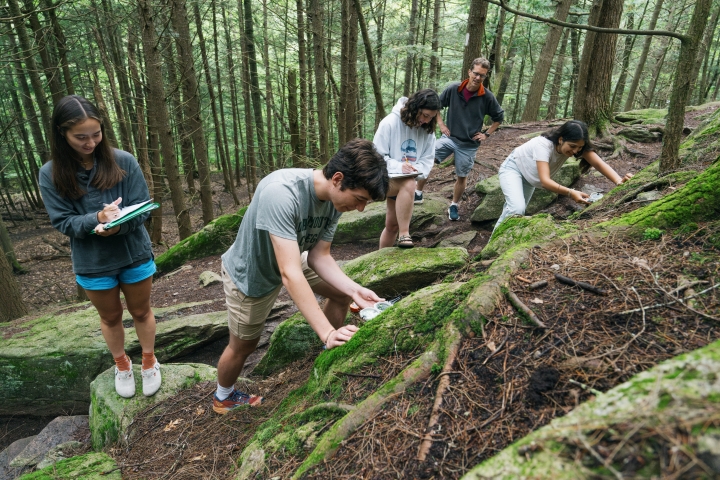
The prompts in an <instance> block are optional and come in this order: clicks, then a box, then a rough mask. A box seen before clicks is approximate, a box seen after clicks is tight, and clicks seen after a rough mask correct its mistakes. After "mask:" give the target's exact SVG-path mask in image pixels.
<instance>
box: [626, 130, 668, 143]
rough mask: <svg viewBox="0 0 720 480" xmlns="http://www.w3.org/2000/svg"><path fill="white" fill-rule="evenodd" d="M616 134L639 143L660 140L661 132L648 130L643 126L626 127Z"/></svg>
mask: <svg viewBox="0 0 720 480" xmlns="http://www.w3.org/2000/svg"><path fill="white" fill-rule="evenodd" d="M617 135H619V136H621V137H625V138H627V139H629V140H633V141H635V142H640V143H653V142H661V141H662V133H660V132H658V131H650V130H649V129H647V128H645V127H628V128H623V129H622V130H620V131H618V132H617Z"/></svg>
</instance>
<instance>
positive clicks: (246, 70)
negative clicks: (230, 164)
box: [238, 0, 258, 201]
mask: <svg viewBox="0 0 720 480" xmlns="http://www.w3.org/2000/svg"><path fill="white" fill-rule="evenodd" d="M238 12H239V13H240V17H241V19H240V23H241V24H243V23H244V19H243V18H242V17H243V16H244V10H243V6H242V3H241V0H238ZM241 32H242V41H241V42H240V45H241V49H242V69H241V71H242V96H243V103H244V107H245V108H244V111H245V140H246V148H245V149H246V151H247V155H246V157H245V158H246V160H245V170H246V172H245V177H246V178H247V189H248V197H250V200H251V201H252V198H253V195H255V189H256V188H257V184H258V175H257V159H256V157H255V128H254V124H253V120H252V104H251V101H250V65H249V63H250V62H249V61H248V41H247V40H246V38H245V33H246V32H245V29H244V28H243V29H241Z"/></svg>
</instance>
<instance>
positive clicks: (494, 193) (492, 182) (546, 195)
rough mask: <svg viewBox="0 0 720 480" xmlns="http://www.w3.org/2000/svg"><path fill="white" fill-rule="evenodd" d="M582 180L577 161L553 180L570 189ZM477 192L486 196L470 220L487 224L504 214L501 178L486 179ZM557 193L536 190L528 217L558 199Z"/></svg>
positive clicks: (571, 162) (567, 166) (570, 161)
mask: <svg viewBox="0 0 720 480" xmlns="http://www.w3.org/2000/svg"><path fill="white" fill-rule="evenodd" d="M578 178H580V162H579V161H577V160H574V159H572V160H568V161H566V162H565V164H564V165H563V166H562V167H561V168H560V170H558V171H557V172H556V173H555V176H554V177H553V180H555V181H556V182H558V183H559V184H560V185H564V186H566V187H569V186H570V185H572V184H573V183H575V182H576V181H577V179H578ZM475 191H476V192H477V193H478V194H480V195H484V197H483V199H482V200H481V201H480V204H479V205H478V206H477V208H475V211H474V212H473V214H472V216H471V217H470V220H472V221H473V222H486V221H488V220H495V219H497V218H499V217H500V214H502V209H503V206H504V205H505V195H503V192H502V189H501V188H500V178H499V177H498V176H497V175H493V176H492V177H489V178H486V179H485V180H483V181H481V182H478V183H477V184H476V185H475ZM557 196H558V195H557V193H554V192H551V191H549V190H545V189H544V188H536V189H535V193H534V194H533V196H532V199H531V200H530V203H529V204H528V206H527V209H526V210H525V214H526V215H534V214H536V213H537V212H539V211H541V210H543V209H544V208H546V207H547V206H548V205H550V203H552V202H553V201H554V200H555V199H556V198H557Z"/></svg>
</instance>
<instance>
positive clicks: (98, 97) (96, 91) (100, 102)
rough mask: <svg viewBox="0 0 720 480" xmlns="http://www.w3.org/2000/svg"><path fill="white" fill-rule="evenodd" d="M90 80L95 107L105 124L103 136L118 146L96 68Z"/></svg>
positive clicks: (114, 145)
mask: <svg viewBox="0 0 720 480" xmlns="http://www.w3.org/2000/svg"><path fill="white" fill-rule="evenodd" d="M92 80H93V97H94V98H95V103H96V104H97V108H98V110H99V111H100V115H102V117H103V120H104V122H103V123H104V125H105V137H106V139H107V140H108V141H109V142H110V144H111V145H112V146H113V147H116V146H118V141H117V136H116V135H115V129H114V128H113V126H112V122H111V121H110V112H109V111H108V109H107V105H106V104H105V97H103V94H102V89H101V88H100V79H99V78H98V76H97V70H93V71H92Z"/></svg>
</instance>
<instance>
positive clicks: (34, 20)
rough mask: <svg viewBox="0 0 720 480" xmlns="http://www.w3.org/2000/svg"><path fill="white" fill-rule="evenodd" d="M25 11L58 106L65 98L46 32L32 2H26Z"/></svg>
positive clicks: (51, 94) (54, 102)
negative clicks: (51, 56) (46, 39)
mask: <svg viewBox="0 0 720 480" xmlns="http://www.w3.org/2000/svg"><path fill="white" fill-rule="evenodd" d="M25 10H26V11H27V12H28V20H29V21H30V28H31V29H32V31H33V34H34V37H35V45H37V51H38V54H39V55H40V61H41V62H42V66H43V72H44V73H45V78H46V79H47V84H48V87H50V96H51V97H52V99H53V104H56V103H57V102H59V101H60V99H61V98H62V97H63V89H62V87H61V86H60V79H59V75H58V73H59V72H58V70H57V67H56V66H54V65H53V63H55V62H53V61H52V60H51V58H50V53H49V49H48V44H47V42H46V41H45V32H44V31H43V30H44V29H43V27H42V25H40V19H39V18H38V15H37V11H36V10H35V6H34V5H33V3H32V2H31V1H28V0H25ZM27 55H32V50H30V51H27Z"/></svg>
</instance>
